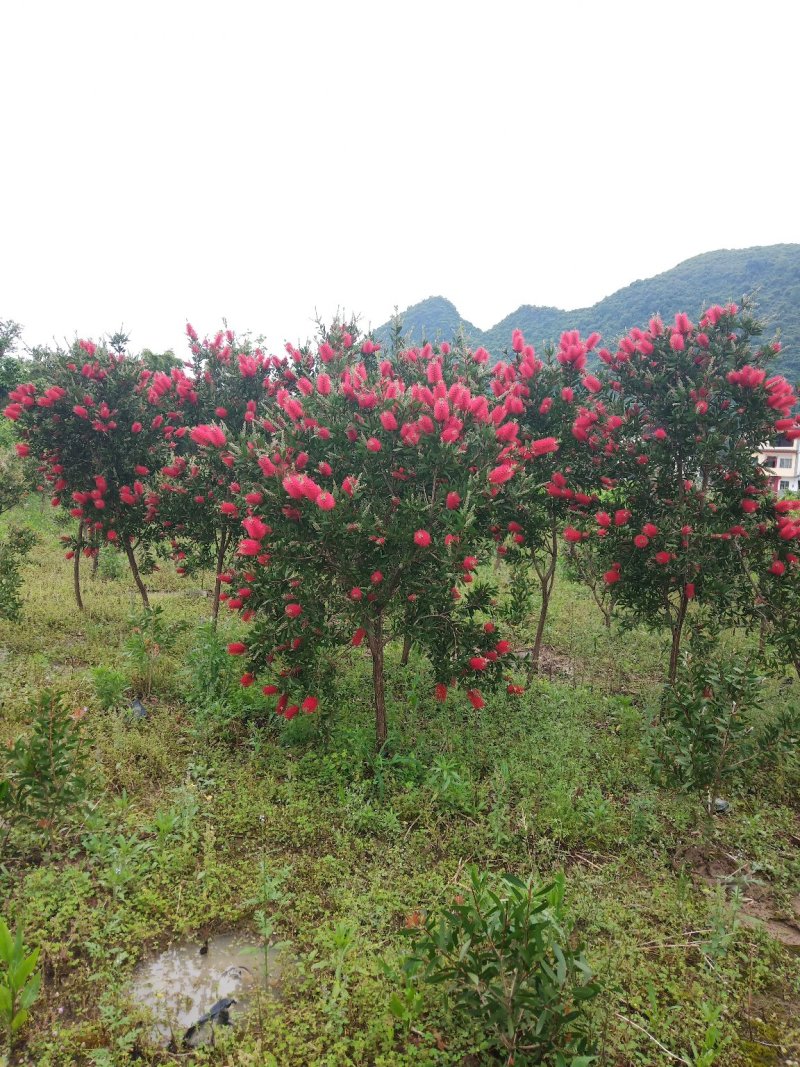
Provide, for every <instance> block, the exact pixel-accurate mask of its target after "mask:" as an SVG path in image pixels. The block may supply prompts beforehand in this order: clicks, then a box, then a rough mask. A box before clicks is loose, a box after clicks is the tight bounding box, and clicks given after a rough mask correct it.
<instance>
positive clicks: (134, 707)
mask: <svg viewBox="0 0 800 1067" xmlns="http://www.w3.org/2000/svg"><path fill="white" fill-rule="evenodd" d="M129 707H130V709H131V711H132V713H133V717H134V719H146V718H147V708H146V707H145V706H144V704H143V703H142V702H141V700H139V698H138V697H135V698H134V699H133V700H132V701H131V702H130V704H129Z"/></svg>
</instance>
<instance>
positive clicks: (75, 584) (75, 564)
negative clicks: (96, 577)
mask: <svg viewBox="0 0 800 1067" xmlns="http://www.w3.org/2000/svg"><path fill="white" fill-rule="evenodd" d="M82 550H83V521H81V522H79V523H78V536H77V538H76V539H75V555H74V556H73V557H72V588H73V589H74V590H75V603H76V604H77V605H78V610H79V611H83V598H82V597H81V552H82Z"/></svg>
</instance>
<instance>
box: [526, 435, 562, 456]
mask: <svg viewBox="0 0 800 1067" xmlns="http://www.w3.org/2000/svg"><path fill="white" fill-rule="evenodd" d="M530 449H531V452H533V454H534V456H546V455H548V453H550V452H558V441H557V440H556V439H555V437H541V438H540V439H539V440H538V441H534V442H533V444H532V445H531V446H530Z"/></svg>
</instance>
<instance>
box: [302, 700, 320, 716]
mask: <svg viewBox="0 0 800 1067" xmlns="http://www.w3.org/2000/svg"><path fill="white" fill-rule="evenodd" d="M318 707H319V697H306V699H305V700H304V701H303V711H304V712H305V713H306V715H311V714H312V713H313V712H315V711H316V710H317V708H318Z"/></svg>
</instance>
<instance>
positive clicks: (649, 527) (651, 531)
mask: <svg viewBox="0 0 800 1067" xmlns="http://www.w3.org/2000/svg"><path fill="white" fill-rule="evenodd" d="M642 533H643V534H645V536H646V537H655V536H656V534H657V533H658V527H657V526H654V525H653V523H652V522H646V523H645V524H644V526H643V527H642Z"/></svg>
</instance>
